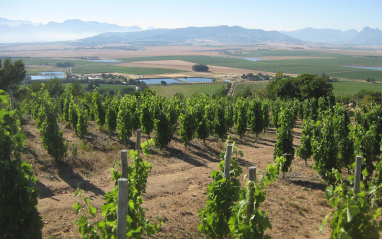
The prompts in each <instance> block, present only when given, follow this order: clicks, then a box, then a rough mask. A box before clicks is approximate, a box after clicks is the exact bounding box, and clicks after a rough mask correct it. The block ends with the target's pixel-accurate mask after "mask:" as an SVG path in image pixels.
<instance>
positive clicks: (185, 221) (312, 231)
mask: <svg viewBox="0 0 382 239" xmlns="http://www.w3.org/2000/svg"><path fill="white" fill-rule="evenodd" d="M300 127H301V122H299V123H298V124H297V127H296V128H295V129H294V136H295V142H294V144H295V147H297V146H298V145H299V139H300V136H301V135H300V132H301V128H300ZM61 128H62V129H63V131H64V137H65V138H66V139H67V141H68V145H69V146H70V148H71V147H73V145H76V144H77V145H78V155H77V157H73V156H72V155H71V153H72V152H73V151H72V150H70V149H69V152H68V154H69V156H67V158H66V159H65V163H62V164H60V165H56V164H54V163H52V161H51V159H50V157H49V156H48V155H47V153H46V152H45V150H44V149H43V148H42V147H41V144H40V143H39V142H40V138H39V134H38V131H37V129H36V128H35V127H34V122H33V121H30V122H29V123H28V124H27V125H24V126H23V130H24V132H25V134H26V136H27V141H26V147H25V150H24V158H25V159H26V160H27V161H29V162H31V163H33V165H34V168H35V172H36V175H37V177H38V179H39V182H38V186H39V188H40V189H41V198H40V199H39V204H38V208H39V211H40V214H41V216H42V217H43V221H44V228H43V237H44V238H79V237H80V235H79V233H78V232H77V230H78V229H77V226H76V225H75V220H76V219H78V218H79V216H77V215H75V214H74V211H73V209H72V206H73V204H74V203H76V202H77V200H78V199H77V198H75V197H74V194H73V192H74V190H75V188H76V187H77V185H80V187H81V188H82V189H84V190H85V195H86V196H88V197H89V198H90V200H91V203H92V204H93V206H95V207H96V208H97V211H98V214H99V216H100V214H101V213H100V212H101V206H102V204H103V202H104V200H103V195H104V194H105V193H106V192H108V191H110V190H111V189H112V188H113V186H114V182H112V181H111V173H110V171H109V168H110V167H111V166H112V164H113V162H114V161H116V160H119V150H122V149H124V148H125V147H124V146H123V145H121V144H120V143H119V142H118V141H117V140H116V138H115V136H113V137H112V138H111V139H109V137H108V136H107V135H106V134H105V133H104V132H102V131H100V130H99V129H98V128H97V127H95V125H94V122H91V127H90V133H89V135H90V136H89V138H88V139H86V145H85V144H83V143H81V141H80V140H79V139H78V138H77V137H76V136H75V134H74V132H72V130H70V129H68V128H65V126H64V125H61ZM231 136H232V139H233V140H235V141H236V144H237V146H238V149H239V150H242V151H243V153H244V157H243V158H239V159H238V162H239V164H240V165H241V166H242V167H243V171H244V173H243V174H242V185H244V183H245V181H244V175H245V174H246V172H247V170H248V167H249V166H256V167H257V170H258V175H260V174H263V173H264V172H265V169H266V166H267V165H268V164H269V163H272V162H273V150H274V144H275V142H276V133H275V129H274V128H270V129H267V130H266V133H261V134H260V135H259V137H258V138H256V137H255V136H254V135H252V134H249V133H247V134H246V136H245V137H244V138H243V139H239V138H238V137H237V135H235V134H233V133H231ZM131 140H132V142H131V143H130V144H129V145H128V148H133V146H134V144H133V142H134V140H135V138H134V136H133V137H132V138H131ZM224 143H225V142H224ZM224 143H223V142H221V141H220V140H217V139H215V138H209V139H208V140H207V145H206V146H204V145H203V144H202V143H201V142H200V141H198V140H196V139H194V140H193V141H192V142H191V145H190V146H189V148H184V146H183V144H182V142H181V141H180V140H179V137H178V136H175V138H174V140H173V141H172V142H171V143H170V145H169V148H168V149H167V150H165V151H163V152H161V151H159V150H157V149H154V150H151V151H152V152H151V153H152V154H151V155H149V156H148V157H146V158H145V159H146V160H147V161H149V162H151V163H152V164H153V168H152V171H151V172H150V174H149V178H148V183H147V190H146V193H145V194H144V199H145V202H144V204H143V207H144V209H145V210H146V217H147V218H151V219H153V220H154V219H155V218H156V217H161V218H162V219H163V220H164V224H163V226H162V231H161V232H160V233H159V234H157V235H154V238H203V235H202V234H201V233H200V232H199V231H198V230H197V226H198V224H199V223H200V219H199V217H198V210H199V209H200V208H204V206H205V203H206V197H207V196H206V191H207V186H208V184H209V183H210V182H211V178H210V174H211V172H212V170H214V169H217V168H218V163H219V161H220V159H219V154H220V152H221V151H222V150H223V147H224ZM308 163H309V166H311V165H312V161H309V162H308ZM324 189H325V185H324V184H323V182H322V180H321V179H320V177H319V176H318V175H317V173H316V172H315V171H314V170H313V169H312V168H311V167H304V162H303V161H302V160H300V159H298V158H297V157H295V159H294V161H293V163H292V171H291V172H288V173H287V174H286V178H285V179H282V178H279V179H278V181H277V182H273V183H271V184H270V185H269V186H268V187H267V189H266V191H267V195H266V199H265V202H264V203H263V205H262V209H263V210H265V211H268V212H269V214H268V216H269V218H270V220H271V224H272V230H267V232H266V234H267V235H270V236H271V237H273V238H328V237H329V228H328V226H326V227H325V230H324V233H323V234H319V233H318V227H319V226H320V225H321V222H322V220H323V218H324V216H325V215H326V214H328V213H329V212H330V211H331V208H330V206H329V205H328V203H327V202H326V199H325V196H324Z"/></svg>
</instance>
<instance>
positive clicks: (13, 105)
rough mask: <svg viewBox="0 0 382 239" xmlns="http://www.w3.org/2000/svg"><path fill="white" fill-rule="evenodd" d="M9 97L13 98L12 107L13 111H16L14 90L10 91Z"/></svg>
mask: <svg viewBox="0 0 382 239" xmlns="http://www.w3.org/2000/svg"><path fill="white" fill-rule="evenodd" d="M9 95H10V96H11V107H12V110H14V109H15V102H14V101H15V100H14V98H13V90H12V89H10V90H9Z"/></svg>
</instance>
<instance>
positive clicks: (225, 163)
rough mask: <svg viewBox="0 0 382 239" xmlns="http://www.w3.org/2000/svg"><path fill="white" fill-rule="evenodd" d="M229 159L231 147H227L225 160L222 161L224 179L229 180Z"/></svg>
mask: <svg viewBox="0 0 382 239" xmlns="http://www.w3.org/2000/svg"><path fill="white" fill-rule="evenodd" d="M231 158H232V145H227V151H226V153H225V159H224V177H226V178H229V169H230V165H231Z"/></svg>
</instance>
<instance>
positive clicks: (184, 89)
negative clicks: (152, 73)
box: [149, 84, 225, 98]
mask: <svg viewBox="0 0 382 239" xmlns="http://www.w3.org/2000/svg"><path fill="white" fill-rule="evenodd" d="M222 87H225V85H214V84H203V85H168V86H150V85H149V88H150V89H152V90H153V91H155V92H156V93H157V94H158V95H161V96H165V97H167V98H170V97H172V96H173V95H175V94H176V93H178V92H179V93H182V94H184V96H185V97H191V96H192V95H194V94H198V93H201V94H208V95H212V94H214V93H215V92H216V91H218V90H219V89H221V88H222Z"/></svg>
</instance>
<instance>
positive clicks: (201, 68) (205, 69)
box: [192, 64, 209, 72]
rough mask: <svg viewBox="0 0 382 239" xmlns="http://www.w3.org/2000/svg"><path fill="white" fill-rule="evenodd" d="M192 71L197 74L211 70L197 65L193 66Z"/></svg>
mask: <svg viewBox="0 0 382 239" xmlns="http://www.w3.org/2000/svg"><path fill="white" fill-rule="evenodd" d="M192 70H193V71H197V72H207V71H208V70H209V68H208V66H206V65H202V64H196V65H193V66H192Z"/></svg>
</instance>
